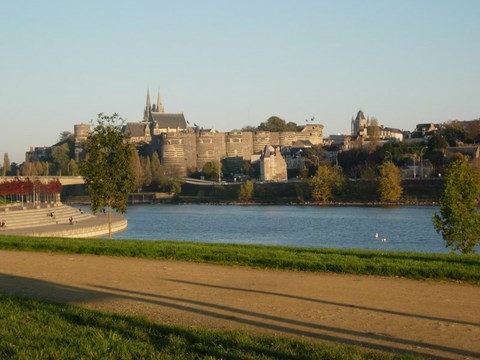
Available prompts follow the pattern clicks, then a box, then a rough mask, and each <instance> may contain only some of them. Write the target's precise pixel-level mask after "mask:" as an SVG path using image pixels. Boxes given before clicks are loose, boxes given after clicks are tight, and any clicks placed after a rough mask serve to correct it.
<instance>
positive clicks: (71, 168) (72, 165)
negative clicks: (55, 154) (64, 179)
mask: <svg viewBox="0 0 480 360" xmlns="http://www.w3.org/2000/svg"><path fill="white" fill-rule="evenodd" d="M68 174H69V175H71V176H77V175H78V164H77V162H76V161H75V159H70V161H69V162H68Z"/></svg>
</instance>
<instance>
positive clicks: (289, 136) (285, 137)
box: [274, 131, 297, 146]
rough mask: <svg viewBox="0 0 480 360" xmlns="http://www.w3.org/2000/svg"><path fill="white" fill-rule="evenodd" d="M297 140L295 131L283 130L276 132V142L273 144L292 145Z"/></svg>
mask: <svg viewBox="0 0 480 360" xmlns="http://www.w3.org/2000/svg"><path fill="white" fill-rule="evenodd" d="M296 140H297V133H296V132H295V131H284V132H280V133H278V143H277V144H274V145H281V146H292V145H293V143H294V142H295V141H296Z"/></svg>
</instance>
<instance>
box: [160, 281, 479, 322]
mask: <svg viewBox="0 0 480 360" xmlns="http://www.w3.org/2000/svg"><path fill="white" fill-rule="evenodd" d="M164 280H166V281H172V282H176V283H180V284H187V285H196V286H203V287H209V288H213V289H221V290H232V291H240V292H249V293H256V294H262V295H272V296H279V297H284V298H289V299H294V300H302V301H307V302H313V303H317V304H325V305H333V306H338V307H346V308H354V309H359V310H366V311H373V312H379V313H384V314H390V315H398V316H405V317H413V318H417V319H425V320H432V321H441V322H446V323H453V324H459V325H470V326H476V327H480V323H475V322H471V321H464V320H456V319H447V318H442V317H437V316H429V315H422V314H411V313H405V312H401V311H395V310H388V309H377V308H372V307H368V306H362V305H355V304H344V303H339V302H335V301H329V300H320V299H313V298H308V297H304V296H297V295H290V294H282V293H276V292H272V291H264V290H256V289H245V288H234V287H230V286H223V285H212V284H205V283H198V282H193V281H185V280H173V279H164Z"/></svg>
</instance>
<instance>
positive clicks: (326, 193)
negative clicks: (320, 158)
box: [308, 165, 345, 202]
mask: <svg viewBox="0 0 480 360" xmlns="http://www.w3.org/2000/svg"><path fill="white" fill-rule="evenodd" d="M344 183H345V179H344V177H343V174H342V169H341V168H340V167H339V166H327V165H323V166H320V167H319V168H318V170H317V173H316V174H315V176H312V177H311V178H310V179H309V180H308V184H309V185H310V187H311V192H312V197H313V199H314V200H315V201H318V202H328V201H331V200H332V199H333V196H334V194H335V193H336V192H339V191H340V190H341V189H342V187H343V185H344Z"/></svg>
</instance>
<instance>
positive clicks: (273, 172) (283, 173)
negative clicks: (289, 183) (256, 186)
mask: <svg viewBox="0 0 480 360" xmlns="http://www.w3.org/2000/svg"><path fill="white" fill-rule="evenodd" d="M280 150H281V149H280V146H271V145H266V146H265V148H264V150H263V152H262V155H261V156H260V180H261V181H286V180H287V162H286V161H285V159H284V157H283V156H282V153H281V151H280Z"/></svg>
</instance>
